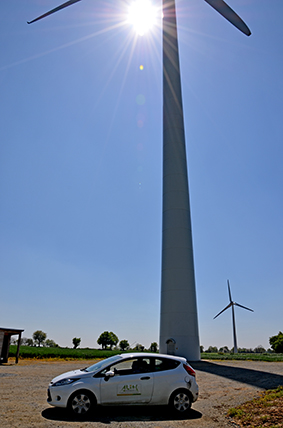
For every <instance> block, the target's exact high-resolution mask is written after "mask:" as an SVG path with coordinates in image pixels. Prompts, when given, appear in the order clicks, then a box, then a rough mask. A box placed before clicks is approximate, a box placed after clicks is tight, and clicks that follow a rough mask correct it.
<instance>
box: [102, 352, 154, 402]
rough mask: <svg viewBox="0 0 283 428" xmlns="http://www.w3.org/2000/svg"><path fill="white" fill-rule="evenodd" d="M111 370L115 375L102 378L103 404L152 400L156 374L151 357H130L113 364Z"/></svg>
mask: <svg viewBox="0 0 283 428" xmlns="http://www.w3.org/2000/svg"><path fill="white" fill-rule="evenodd" d="M107 370H109V368H108V369H107ZM110 371H112V373H113V372H114V376H112V377H105V376H103V377H101V378H100V398H101V404H146V403H149V402H150V400H151V398H152V392H153V382H154V375H153V373H152V372H151V369H150V360H149V358H129V359H127V360H123V361H122V362H119V363H117V364H115V365H113V366H111V367H110Z"/></svg>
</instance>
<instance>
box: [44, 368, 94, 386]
mask: <svg viewBox="0 0 283 428" xmlns="http://www.w3.org/2000/svg"><path fill="white" fill-rule="evenodd" d="M92 374H93V373H92ZM89 375H91V373H89V372H84V371H83V370H80V369H79V370H72V371H70V372H66V373H62V374H61V375H59V376H56V377H54V379H52V381H51V382H50V385H52V384H53V383H55V382H58V381H59V380H62V379H67V378H69V377H78V378H82V377H86V376H89Z"/></svg>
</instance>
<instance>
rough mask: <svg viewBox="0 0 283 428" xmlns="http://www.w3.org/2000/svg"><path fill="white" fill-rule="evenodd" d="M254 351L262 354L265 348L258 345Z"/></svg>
mask: <svg viewBox="0 0 283 428" xmlns="http://www.w3.org/2000/svg"><path fill="white" fill-rule="evenodd" d="M254 352H255V353H256V354H263V353H264V352H266V349H264V347H263V346H262V345H258V346H257V347H256V348H255V349H254Z"/></svg>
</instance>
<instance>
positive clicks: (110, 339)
mask: <svg viewBox="0 0 283 428" xmlns="http://www.w3.org/2000/svg"><path fill="white" fill-rule="evenodd" d="M13 342H15V343H16V342H17V340H16V339H13V340H12V343H13ZM80 343H81V338H80V337H74V338H73V339H72V344H73V348H74V349H77V348H78V347H79V346H80ZM97 343H98V344H99V345H101V347H102V349H110V350H112V349H113V347H115V349H120V350H121V351H127V350H129V349H132V350H134V351H137V352H143V351H145V350H146V349H145V347H144V346H143V345H142V344H140V343H136V342H135V343H136V345H135V347H134V348H133V347H131V346H130V344H129V342H128V340H126V339H123V340H120V341H119V339H118V337H117V335H116V334H115V333H113V331H104V332H103V333H101V334H100V336H99V337H98V339H97ZM269 344H270V346H271V349H267V350H266V349H265V348H264V347H263V346H262V345H258V346H257V347H256V348H254V349H252V348H238V352H239V353H245V354H247V353H257V354H262V353H265V352H276V353H283V333H282V332H281V331H279V333H278V334H277V335H275V336H271V337H270V338H269ZM21 345H25V346H46V347H50V348H56V347H59V345H58V344H57V343H55V342H54V340H52V339H47V334H46V333H45V332H43V331H42V330H36V331H35V332H34V333H33V335H32V338H22V339H21ZM147 350H148V351H150V352H158V344H157V342H152V343H151V345H150V347H149V349H147ZM200 351H201V352H205V353H229V352H233V348H232V349H229V348H228V346H223V347H221V348H219V349H218V348H217V346H209V347H208V348H207V349H206V350H204V347H203V346H201V347H200Z"/></svg>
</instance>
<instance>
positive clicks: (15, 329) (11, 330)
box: [0, 327, 24, 335]
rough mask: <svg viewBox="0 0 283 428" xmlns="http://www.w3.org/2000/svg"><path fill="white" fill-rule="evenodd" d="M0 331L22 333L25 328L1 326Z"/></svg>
mask: <svg viewBox="0 0 283 428" xmlns="http://www.w3.org/2000/svg"><path fill="white" fill-rule="evenodd" d="M0 331H4V333H8V334H11V335H13V334H20V333H22V332H23V331H24V330H21V329H18V328H2V327H0Z"/></svg>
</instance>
